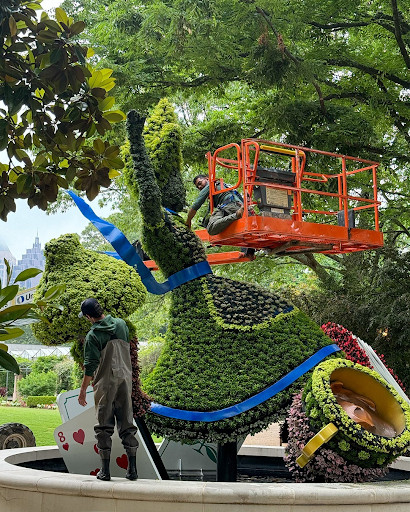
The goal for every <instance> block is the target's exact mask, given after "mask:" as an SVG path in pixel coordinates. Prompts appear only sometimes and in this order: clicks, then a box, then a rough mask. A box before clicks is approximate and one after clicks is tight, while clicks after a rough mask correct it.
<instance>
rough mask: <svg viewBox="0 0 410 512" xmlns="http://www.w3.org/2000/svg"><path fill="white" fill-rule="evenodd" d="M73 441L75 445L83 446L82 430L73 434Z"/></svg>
mask: <svg viewBox="0 0 410 512" xmlns="http://www.w3.org/2000/svg"><path fill="white" fill-rule="evenodd" d="M73 439H74V441H75V442H76V443H79V444H83V443H84V439H85V434H84V430H83V429H82V428H80V429H79V430H78V431H77V432H74V433H73Z"/></svg>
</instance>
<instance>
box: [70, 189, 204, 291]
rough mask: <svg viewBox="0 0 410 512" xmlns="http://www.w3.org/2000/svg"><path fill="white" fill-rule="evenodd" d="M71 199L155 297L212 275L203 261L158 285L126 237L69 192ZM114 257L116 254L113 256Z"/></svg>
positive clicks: (79, 198)
mask: <svg viewBox="0 0 410 512" xmlns="http://www.w3.org/2000/svg"><path fill="white" fill-rule="evenodd" d="M67 192H68V194H69V195H70V197H71V198H72V199H73V201H74V202H75V204H76V205H77V206H78V208H79V210H80V212H81V213H82V214H83V215H84V217H85V218H86V219H88V220H89V221H90V222H91V223H92V224H94V226H95V227H96V228H97V229H98V230H99V231H100V233H101V234H102V235H103V237H104V238H105V239H106V240H107V242H109V243H110V244H111V245H112V246H113V247H114V249H115V250H116V251H117V254H118V255H119V257H120V258H121V259H123V260H124V261H125V263H128V265H130V266H131V267H134V268H135V269H136V271H137V272H138V274H139V275H140V277H141V281H142V283H143V285H144V286H145V287H146V289H147V290H148V291H149V292H150V293H153V294H155V295H162V294H164V293H167V292H169V291H171V290H173V289H174V288H176V287H177V286H181V284H184V283H187V282H189V281H192V279H196V278H197V277H201V276H204V275H206V274H212V269H211V267H210V265H209V263H208V262H207V261H201V262H199V263H196V264H195V265H192V266H191V267H188V268H184V269H183V270H180V271H179V272H176V273H175V274H173V275H172V276H169V278H168V280H167V281H165V282H163V283H158V281H156V279H155V278H154V276H153V275H152V274H151V271H150V270H149V268H147V267H146V266H145V265H144V262H143V260H142V259H141V258H140V256H139V254H138V253H137V252H136V250H135V247H133V245H132V244H131V243H130V242H129V240H127V238H126V236H125V235H124V233H122V231H120V230H119V229H118V228H117V227H115V226H114V224H111V222H108V221H107V220H104V219H101V218H100V217H98V216H97V215H96V214H95V213H94V211H93V209H92V208H91V207H90V206H89V205H88V204H87V203H86V202H85V201H84V200H83V199H81V197H78V196H77V195H76V194H74V192H72V191H71V190H67ZM111 255H112V256H114V253H113V254H111Z"/></svg>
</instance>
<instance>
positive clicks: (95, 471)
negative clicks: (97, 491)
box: [90, 468, 100, 476]
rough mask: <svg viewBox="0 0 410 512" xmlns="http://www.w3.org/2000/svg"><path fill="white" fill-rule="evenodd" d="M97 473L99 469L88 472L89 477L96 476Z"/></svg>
mask: <svg viewBox="0 0 410 512" xmlns="http://www.w3.org/2000/svg"><path fill="white" fill-rule="evenodd" d="M99 471H100V468H97V469H94V471H90V475H93V476H96V475H97V473H98V472H99Z"/></svg>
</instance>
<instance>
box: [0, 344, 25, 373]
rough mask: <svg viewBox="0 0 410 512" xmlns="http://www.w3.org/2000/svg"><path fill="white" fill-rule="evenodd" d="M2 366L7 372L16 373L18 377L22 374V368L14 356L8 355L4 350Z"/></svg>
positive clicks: (1, 360) (2, 352)
mask: <svg viewBox="0 0 410 512" xmlns="http://www.w3.org/2000/svg"><path fill="white" fill-rule="evenodd" d="M0 339H1V335H0ZM0 366H1V367H3V368H4V369H5V370H9V371H11V372H13V373H16V374H17V375H19V373H20V368H19V365H18V364H17V361H16V360H15V359H14V357H13V356H11V355H10V354H8V353H7V352H5V351H4V350H0Z"/></svg>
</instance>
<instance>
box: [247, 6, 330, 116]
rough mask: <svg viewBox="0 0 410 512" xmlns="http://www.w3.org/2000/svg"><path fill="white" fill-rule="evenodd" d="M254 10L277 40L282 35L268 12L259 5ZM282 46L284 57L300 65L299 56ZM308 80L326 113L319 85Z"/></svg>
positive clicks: (323, 111) (321, 108) (322, 109)
mask: <svg viewBox="0 0 410 512" xmlns="http://www.w3.org/2000/svg"><path fill="white" fill-rule="evenodd" d="M256 12H257V13H259V14H260V15H261V16H262V17H263V19H264V20H265V21H266V23H267V24H268V26H269V27H270V29H271V30H272V32H273V33H274V34H275V36H276V38H277V39H278V40H279V38H280V39H281V38H282V36H281V34H280V33H279V32H278V31H277V30H276V28H275V26H274V25H273V23H272V20H271V19H270V17H269V15H268V13H267V12H266V11H265V10H264V9H262V8H261V7H256ZM282 48H283V53H284V55H286V57H288V59H290V60H291V61H292V62H294V63H295V64H297V65H300V64H301V63H302V62H303V61H302V59H300V58H299V57H296V56H295V55H293V54H292V53H291V52H290V51H289V49H288V48H287V47H286V46H285V44H283V47H282ZM309 81H310V82H311V84H312V85H313V87H314V88H315V90H316V92H317V95H318V98H319V104H320V110H321V111H322V113H323V114H324V115H326V105H325V102H324V100H323V94H322V91H321V89H320V86H319V84H318V83H317V81H316V80H309Z"/></svg>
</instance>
